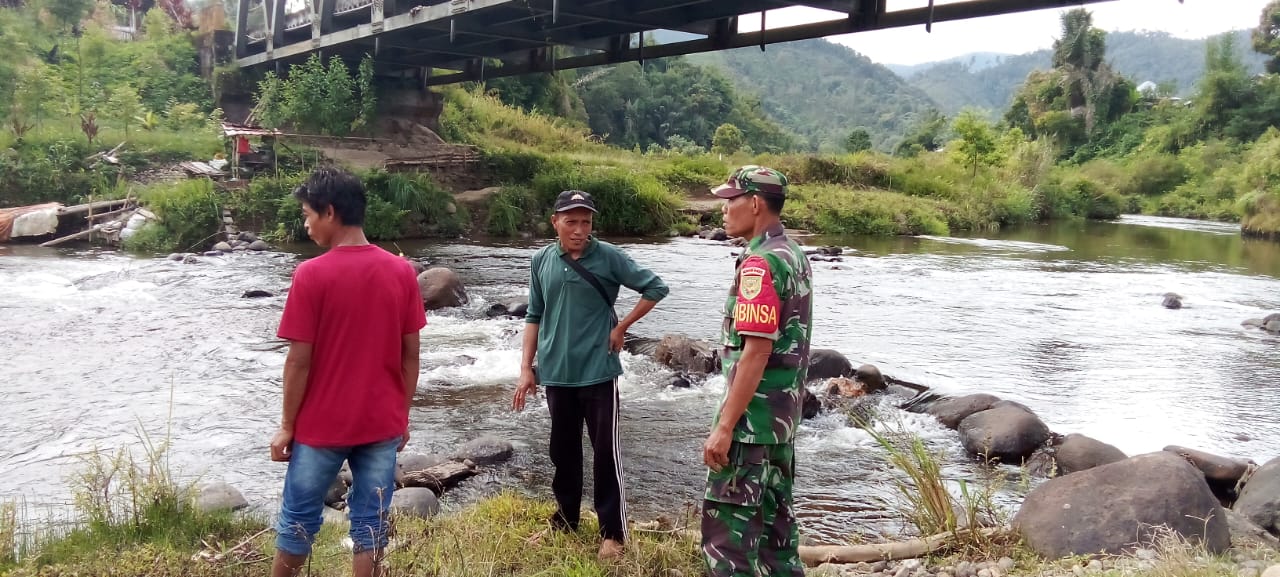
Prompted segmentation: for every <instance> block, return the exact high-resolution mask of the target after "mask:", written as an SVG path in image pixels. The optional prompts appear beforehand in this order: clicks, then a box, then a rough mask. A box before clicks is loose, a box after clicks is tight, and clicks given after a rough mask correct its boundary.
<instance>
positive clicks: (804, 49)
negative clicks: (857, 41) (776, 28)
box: [691, 40, 937, 153]
mask: <svg viewBox="0 0 1280 577" xmlns="http://www.w3.org/2000/svg"><path fill="white" fill-rule="evenodd" d="M691 59H692V60H693V61H694V62H698V63H702V64H706V65H707V66H708V67H711V68H714V69H719V70H723V71H725V73H726V76H727V78H729V79H730V80H732V82H733V86H734V87H735V88H737V89H738V90H739V91H741V92H743V93H745V94H748V95H750V97H751V98H757V99H759V101H760V106H761V108H762V109H763V111H764V112H765V113H766V116H767V118H769V119H772V120H773V121H776V122H777V123H779V124H780V125H782V126H783V127H785V128H786V129H789V130H790V131H792V132H794V133H795V134H797V135H799V137H800V142H799V143H798V146H796V147H795V149H797V150H805V151H815V152H820V153H839V152H842V151H845V150H846V149H845V142H846V140H847V138H848V136H849V131H850V130H853V129H854V128H857V127H863V128H865V129H867V131H868V134H869V136H870V137H871V139H872V143H873V146H874V147H875V148H876V149H878V150H882V151H885V152H889V151H892V150H893V149H894V148H895V147H896V146H898V143H899V142H900V141H901V140H902V138H903V135H905V134H906V133H907V131H908V130H909V129H910V127H911V126H913V125H914V124H915V123H916V122H918V120H919V119H920V118H921V117H922V116H924V115H926V114H928V113H929V111H930V110H932V109H934V108H936V107H937V105H936V104H934V103H933V102H932V101H931V100H930V99H929V97H928V96H926V95H925V94H924V93H923V92H921V91H920V90H918V89H916V88H914V87H912V86H910V85H908V84H907V83H906V81H904V80H902V79H901V78H899V77H897V76H896V75H894V74H893V73H892V72H890V71H889V70H888V69H887V68H885V67H883V66H880V65H879V64H876V63H874V62H872V61H871V60H870V59H868V58H867V57H865V56H863V55H861V54H858V53H857V52H854V51H853V50H852V49H850V48H848V47H846V46H842V45H839V44H835V43H832V42H828V41H826V40H803V41H799V42H788V43H786V44H774V45H770V46H769V47H768V48H767V49H766V50H765V51H764V52H763V53H762V52H760V49H759V48H740V49H737V50H728V51H724V52H712V53H707V54H702V55H698V56H693V57H691ZM733 122H737V121H736V120H734V121H733ZM747 142H748V144H749V145H751V147H752V149H753V150H754V151H755V152H770V150H768V149H762V148H760V147H759V146H757V145H756V144H754V143H753V142H752V139H751V137H750V135H748V141H747Z"/></svg>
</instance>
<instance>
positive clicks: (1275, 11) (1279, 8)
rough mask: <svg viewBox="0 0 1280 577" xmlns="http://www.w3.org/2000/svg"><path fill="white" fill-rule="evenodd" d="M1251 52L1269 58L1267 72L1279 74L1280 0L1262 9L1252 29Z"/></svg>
mask: <svg viewBox="0 0 1280 577" xmlns="http://www.w3.org/2000/svg"><path fill="white" fill-rule="evenodd" d="M1253 50H1254V51H1255V52H1258V53H1259V54H1265V55H1267V56H1270V57H1271V60H1268V61H1267V72H1271V73H1272V74H1275V73H1280V0H1272V1H1271V2H1270V3H1268V4H1267V5H1266V7H1264V8H1263V9H1262V16H1261V17H1260V18H1259V21H1258V27H1257V28H1254V29H1253Z"/></svg>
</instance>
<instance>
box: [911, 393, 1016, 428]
mask: <svg viewBox="0 0 1280 577" xmlns="http://www.w3.org/2000/svg"><path fill="white" fill-rule="evenodd" d="M998 402H1000V397H997V396H995V395H988V394H986V393H978V394H976V395H965V396H963V397H956V398H954V399H946V400H942V401H938V402H936V403H933V404H932V405H929V408H928V409H927V410H926V411H925V412H926V413H929V414H930V415H933V416H934V418H936V419H938V420H939V421H941V422H942V425H943V426H945V427H947V428H948V429H955V428H957V427H959V426H960V422H961V421H963V420H965V419H967V418H969V416H970V415H972V414H974V413H980V412H982V411H985V410H987V409H990V408H991V405H994V404H996V403H998Z"/></svg>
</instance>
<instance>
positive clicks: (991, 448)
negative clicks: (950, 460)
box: [958, 404, 1049, 465]
mask: <svg viewBox="0 0 1280 577" xmlns="http://www.w3.org/2000/svg"><path fill="white" fill-rule="evenodd" d="M958 430H959V431H960V442H961V443H962V444H963V445H964V448H965V450H966V451H969V452H970V453H972V454H974V455H981V456H986V457H988V458H990V459H995V460H997V461H999V462H1001V463H1009V464H1012V465H1018V464H1021V463H1022V461H1023V460H1024V459H1026V458H1027V457H1029V456H1031V453H1032V452H1034V451H1035V450H1036V447H1039V446H1040V445H1041V444H1042V443H1044V442H1045V441H1047V440H1048V439H1049V427H1047V426H1045V424H1044V422H1043V421H1041V420H1040V417H1037V416H1035V414H1034V413H1031V412H1029V411H1025V410H1023V409H1021V408H1020V407H1017V406H1015V405H1012V404H1010V405H1004V406H1000V407H994V408H991V409H987V410H985V411H982V412H978V413H974V414H972V415H969V416H968V417H967V418H965V420H963V421H961V422H960V428H959V429H958Z"/></svg>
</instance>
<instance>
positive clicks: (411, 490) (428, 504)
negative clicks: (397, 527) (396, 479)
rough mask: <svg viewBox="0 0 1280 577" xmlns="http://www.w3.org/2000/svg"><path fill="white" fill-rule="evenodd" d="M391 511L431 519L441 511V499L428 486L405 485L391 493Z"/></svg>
mask: <svg viewBox="0 0 1280 577" xmlns="http://www.w3.org/2000/svg"><path fill="white" fill-rule="evenodd" d="M391 512H392V513H393V514H395V515H403V516H409V517H418V518H420V519H429V518H431V517H434V516H435V515H436V513H439V512H440V500H439V499H437V498H436V494H435V493H434V492H432V491H431V489H428V488H426V487H405V488H403V489H396V490H395V492H393V493H392V494H391Z"/></svg>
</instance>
